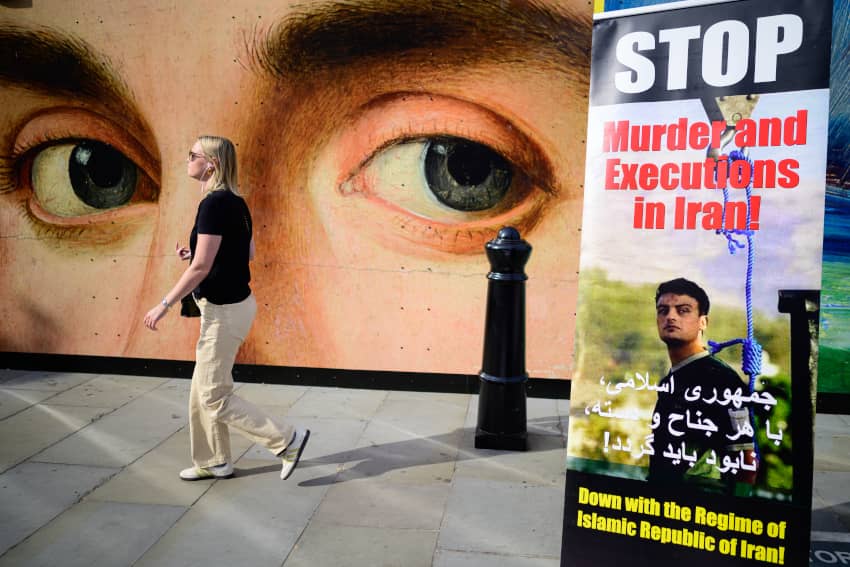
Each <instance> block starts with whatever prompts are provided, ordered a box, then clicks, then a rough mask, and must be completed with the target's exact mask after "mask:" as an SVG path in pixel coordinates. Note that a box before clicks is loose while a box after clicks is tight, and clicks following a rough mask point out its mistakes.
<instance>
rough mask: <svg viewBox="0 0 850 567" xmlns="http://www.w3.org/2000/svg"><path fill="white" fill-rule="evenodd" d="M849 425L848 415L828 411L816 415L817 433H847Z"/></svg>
mask: <svg viewBox="0 0 850 567" xmlns="http://www.w3.org/2000/svg"><path fill="white" fill-rule="evenodd" d="M847 426H848V423H847V421H846V416H843V415H839V414H826V413H819V414H816V415H815V434H816V435H833V434H838V435H847V434H848V430H847Z"/></svg>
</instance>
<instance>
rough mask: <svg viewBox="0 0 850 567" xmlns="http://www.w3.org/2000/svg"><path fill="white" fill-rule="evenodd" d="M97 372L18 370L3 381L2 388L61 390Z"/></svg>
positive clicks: (84, 380)
mask: <svg viewBox="0 0 850 567" xmlns="http://www.w3.org/2000/svg"><path fill="white" fill-rule="evenodd" d="M96 376H97V374H82V373H77V372H29V371H20V372H18V373H16V374H15V375H14V376H12V377H10V378H8V379H7V380H5V381H4V382H3V387H4V388H23V389H24V390H46V391H48V392H62V391H64V390H68V389H69V388H73V387H74V386H79V385H80V384H83V383H84V382H88V381H89V380H91V379H92V378H95V377H96Z"/></svg>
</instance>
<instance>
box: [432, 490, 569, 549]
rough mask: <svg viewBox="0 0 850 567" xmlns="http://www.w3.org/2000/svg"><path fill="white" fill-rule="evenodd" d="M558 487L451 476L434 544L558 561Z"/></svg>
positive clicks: (560, 512)
mask: <svg viewBox="0 0 850 567" xmlns="http://www.w3.org/2000/svg"><path fill="white" fill-rule="evenodd" d="M563 502H564V489H563V488H562V487H543V486H528V485H525V484H522V483H510V482H497V481H492V480H479V479H473V478H455V480H454V482H453V483H452V490H451V494H450V495H449V500H448V506H447V507H446V515H445V520H444V521H443V527H442V529H441V530H440V538H439V540H438V542H437V546H438V548H439V549H440V550H446V551H474V552H481V553H497V554H502V555H521V556H529V557H546V558H553V559H554V558H558V557H560V553H561V524H562V521H563Z"/></svg>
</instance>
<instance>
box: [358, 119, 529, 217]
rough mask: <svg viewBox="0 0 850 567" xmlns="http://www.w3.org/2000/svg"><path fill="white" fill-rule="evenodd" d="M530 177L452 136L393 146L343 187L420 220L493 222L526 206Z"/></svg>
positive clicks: (487, 151) (493, 153) (486, 150)
mask: <svg viewBox="0 0 850 567" xmlns="http://www.w3.org/2000/svg"><path fill="white" fill-rule="evenodd" d="M530 185H531V184H530V183H529V181H528V179H527V177H526V176H525V175H524V174H523V173H522V172H521V171H520V170H519V168H517V167H515V166H514V165H513V164H512V163H510V162H509V161H508V160H507V159H506V158H504V157H502V155H501V154H499V153H498V152H496V151H495V150H493V149H491V148H489V147H487V146H485V145H483V144H479V143H477V142H473V141H471V140H467V139H464V138H458V137H450V136H434V137H428V138H424V139H415V140H407V141H400V142H396V143H393V144H392V145H389V146H387V147H385V148H383V149H381V150H378V151H377V152H375V153H374V154H373V155H372V156H371V157H370V158H369V160H368V161H367V162H366V163H365V164H363V166H362V167H361V168H360V169H359V170H358V171H357V172H356V174H355V175H354V176H352V177H351V178H350V179H349V181H348V182H346V183H345V184H343V187H342V190H343V193H362V194H364V195H368V196H371V197H374V198H377V199H380V200H381V201H383V202H385V203H387V204H389V205H391V206H393V207H398V208H401V209H403V210H405V211H407V212H409V213H412V214H413V215H416V216H418V217H422V218H426V219H430V220H434V221H437V222H442V223H450V224H454V223H461V222H468V221H474V220H476V219H487V218H492V217H494V216H496V215H498V214H500V213H503V212H505V211H507V210H509V209H510V208H511V207H512V206H515V205H516V204H517V203H518V202H520V201H522V199H523V198H524V197H526V196H527V194H528V193H529V191H530V190H531V187H530Z"/></svg>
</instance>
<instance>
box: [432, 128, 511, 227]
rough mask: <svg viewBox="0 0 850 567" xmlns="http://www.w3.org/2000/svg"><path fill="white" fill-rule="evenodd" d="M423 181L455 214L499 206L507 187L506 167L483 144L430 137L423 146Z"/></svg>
mask: <svg viewBox="0 0 850 567" xmlns="http://www.w3.org/2000/svg"><path fill="white" fill-rule="evenodd" d="M424 162H425V163H424V169H425V179H426V181H427V184H428V189H429V190H430V192H431V193H432V194H433V195H434V196H435V197H436V198H437V200H438V201H439V202H440V203H442V204H444V205H446V206H447V207H450V208H452V209H455V210H458V211H484V210H487V209H491V208H493V207H495V206H496V205H498V204H499V202H501V201H502V199H503V198H504V197H505V194H506V193H507V192H508V189H510V186H511V179H512V178H513V173H512V168H511V166H510V164H509V163H508V162H507V161H506V160H505V159H504V158H503V157H502V156H500V155H499V154H498V153H496V152H495V151H493V150H491V149H490V148H488V147H487V146H485V145H483V144H477V143H475V142H471V141H469V140H464V139H462V138H434V139H432V140H431V141H429V142H428V143H427V144H426V145H425V160H424Z"/></svg>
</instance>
